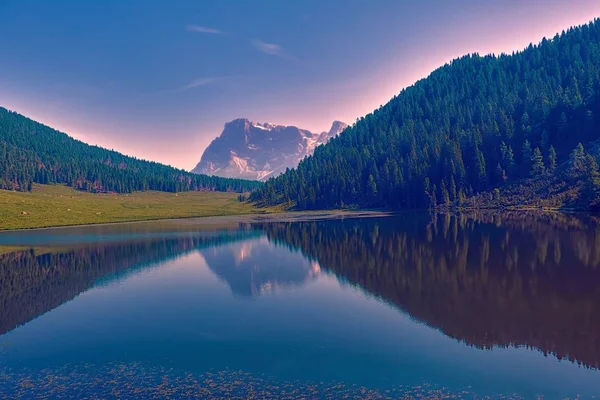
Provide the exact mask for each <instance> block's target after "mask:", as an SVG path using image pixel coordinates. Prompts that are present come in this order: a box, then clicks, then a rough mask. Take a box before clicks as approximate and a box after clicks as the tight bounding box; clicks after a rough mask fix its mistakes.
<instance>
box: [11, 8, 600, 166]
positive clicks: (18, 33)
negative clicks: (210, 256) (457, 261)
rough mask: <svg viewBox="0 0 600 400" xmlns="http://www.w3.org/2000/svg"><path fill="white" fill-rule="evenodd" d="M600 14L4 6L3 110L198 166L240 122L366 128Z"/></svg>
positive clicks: (578, 10)
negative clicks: (409, 97) (463, 66)
mask: <svg viewBox="0 0 600 400" xmlns="http://www.w3.org/2000/svg"><path fill="white" fill-rule="evenodd" d="M594 17H600V1H597V0H569V1H567V0H531V1H523V0H421V1H402V0H395V1H393V0H389V1H386V0H373V1H357V0H343V1H342V0H339V1H338V0H319V1H313V0H304V1H262V0H261V1H258V0H257V1H233V0H230V1H227V0H221V1H209V0H202V1H200V0H198V1H191V0H190V1H183V0H180V1H158V0H144V1H137V0H135V1H134V0H120V1H110V0H104V1H96V2H92V1H89V2H88V1H73V0H56V1H47V0H44V1H33V0H2V1H0V37H1V38H2V46H0V49H1V53H0V54H2V55H1V56H0V106H4V107H7V108H9V109H12V110H15V111H18V112H20V113H22V114H25V115H27V116H30V117H31V118H33V119H36V120H39V121H41V122H44V123H46V124H48V125H50V126H52V127H55V128H57V129H59V130H62V131H65V132H67V133H69V134H71V135H72V136H75V137H77V138H80V139H82V140H84V141H86V142H89V143H93V144H99V145H101V146H105V147H109V148H114V149H116V150H119V151H122V152H124V153H126V154H130V155H134V156H137V157H141V158H146V159H152V160H156V161H160V162H164V163H167V164H171V165H175V166H178V167H181V168H185V169H191V168H192V167H193V166H194V165H195V164H196V162H197V161H198V160H199V159H200V156H201V155H202V152H203V150H204V148H205V147H206V146H207V145H208V144H209V143H210V141H211V140H212V139H213V138H214V137H216V136H217V135H218V134H219V133H220V131H221V129H222V126H223V124H224V123H225V122H226V121H228V120H231V119H233V118H238V117H247V118H250V119H252V120H255V121H259V122H273V123H281V124H294V125H297V126H300V127H302V128H307V129H311V130H313V131H322V130H326V129H328V128H329V125H330V124H331V122H332V121H333V120H334V119H340V120H342V121H345V122H348V123H352V122H353V121H355V120H356V118H357V117H360V116H362V115H364V114H366V113H368V112H370V111H372V110H373V109H375V108H377V107H378V106H379V105H381V104H384V103H385V102H387V100H388V99H389V98H391V97H392V96H393V95H395V94H397V93H398V92H399V91H400V90H401V89H402V88H403V87H405V86H407V85H410V84H412V83H414V81H415V80H417V79H419V78H422V77H425V76H427V74H428V73H429V72H431V70H433V69H434V68H436V67H438V66H440V65H443V64H444V63H445V62H447V61H450V60H451V59H453V58H455V57H457V56H460V55H462V54H465V53H469V52H480V53H489V52H511V51H513V50H518V49H520V48H522V47H524V46H526V45H527V44H528V43H530V42H538V41H539V40H541V39H542V37H543V36H553V35H554V34H555V33H556V32H559V31H561V30H562V29H566V28H568V27H569V26H571V25H577V24H581V23H585V22H587V21H589V20H591V19H592V18H594Z"/></svg>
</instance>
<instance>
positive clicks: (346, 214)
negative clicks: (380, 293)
mask: <svg viewBox="0 0 600 400" xmlns="http://www.w3.org/2000/svg"><path fill="white" fill-rule="evenodd" d="M394 214H396V213H395V212H388V211H370V210H365V211H343V210H325V211H289V212H287V211H283V212H269V213H252V214H222V215H208V216H199V217H181V218H153V219H140V220H131V221H117V222H101V223H86V224H71V225H49V226H41V227H33V228H16V229H0V235H3V234H8V233H17V232H22V233H28V232H35V231H47V230H54V229H73V228H96V227H97V228H102V227H118V226H125V225H134V224H135V225H141V224H156V223H162V224H172V225H179V226H183V225H187V226H194V225H196V226H199V227H200V226H202V227H211V226H225V225H226V224H235V223H261V222H307V221H321V220H331V219H343V218H374V217H388V216H391V215H394Z"/></svg>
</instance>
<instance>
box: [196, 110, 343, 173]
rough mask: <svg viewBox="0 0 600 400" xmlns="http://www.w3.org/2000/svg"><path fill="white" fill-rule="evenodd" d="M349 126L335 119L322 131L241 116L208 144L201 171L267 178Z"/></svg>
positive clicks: (292, 166) (293, 163)
mask: <svg viewBox="0 0 600 400" xmlns="http://www.w3.org/2000/svg"><path fill="white" fill-rule="evenodd" d="M346 127H347V125H346V124H344V123H343V122H340V121H334V122H333V124H332V126H331V129H330V130H329V131H325V132H321V133H320V134H316V133H312V132H310V131H308V130H306V129H300V128H297V127H295V126H283V125H273V124H268V123H265V124H261V123H256V122H252V121H250V120H248V119H244V118H240V119H235V120H233V121H230V122H228V123H226V124H225V128H224V129H223V132H222V133H221V135H220V136H219V137H218V138H216V139H215V140H213V141H212V143H211V144H210V145H209V146H208V147H207V148H206V150H205V151H204V154H202V158H201V160H200V162H199V163H198V165H196V167H195V168H194V169H193V170H192V172H194V173H198V174H209V175H218V176H223V177H229V178H245V179H258V180H265V179H267V178H270V177H274V176H277V175H279V174H280V173H282V172H284V171H285V170H286V168H294V167H296V166H297V165H298V162H300V160H302V159H303V158H304V157H306V156H307V155H310V154H312V153H313V151H314V149H315V148H316V147H317V146H319V145H321V144H325V143H327V141H329V139H331V138H333V137H335V136H337V135H338V134H339V133H340V132H342V131H343V130H344V129H345V128H346Z"/></svg>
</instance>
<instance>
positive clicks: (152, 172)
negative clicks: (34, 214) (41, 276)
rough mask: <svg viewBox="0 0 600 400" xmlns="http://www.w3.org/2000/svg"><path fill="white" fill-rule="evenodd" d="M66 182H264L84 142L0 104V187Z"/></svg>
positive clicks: (239, 188)
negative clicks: (186, 167) (187, 167)
mask: <svg viewBox="0 0 600 400" xmlns="http://www.w3.org/2000/svg"><path fill="white" fill-rule="evenodd" d="M33 182H36V183H64V184H67V185H69V186H72V187H75V188H77V189H81V190H87V191H91V192H118V193H128V192H132V191H136V190H160V191H167V192H181V191H192V190H213V191H236V192H245V191H250V190H252V189H256V188H258V187H260V186H261V185H262V184H261V183H259V182H254V181H247V180H242V179H226V178H219V177H213V176H206V175H196V174H192V173H189V172H186V171H183V170H179V169H176V168H173V167H169V166H166V165H163V164H159V163H156V162H149V161H144V160H138V159H136V158H133V157H128V156H125V155H123V154H121V153H118V152H116V151H111V150H106V149H103V148H101V147H97V146H90V145H87V144H85V143H83V142H81V141H79V140H75V139H73V138H71V137H69V136H68V135H66V134H64V133H62V132H58V131H56V130H54V129H52V128H49V127H47V126H45V125H42V124H40V123H38V122H35V121H32V120H31V119H29V118H26V117H24V116H22V115H20V114H17V113H15V112H10V111H8V110H6V109H5V108H2V107H0V189H11V190H21V191H26V190H31V185H32V183H33Z"/></svg>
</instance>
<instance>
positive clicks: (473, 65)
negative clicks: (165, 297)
mask: <svg viewBox="0 0 600 400" xmlns="http://www.w3.org/2000/svg"><path fill="white" fill-rule="evenodd" d="M399 68H400V67H399ZM358 95H360V94H358ZM598 139H600V20H596V21H595V22H593V23H590V24H589V25H585V26H581V27H577V28H572V29H569V30H568V31H567V32H563V34H561V35H557V36H556V37H554V38H553V39H551V40H547V39H544V40H543V41H542V42H541V43H540V44H538V45H536V46H533V45H530V46H529V47H528V48H527V49H525V50H524V51H522V52H519V53H515V54H512V55H499V56H495V55H489V56H485V57H481V56H479V55H476V54H475V55H468V56H465V57H462V58H460V59H457V60H454V61H452V62H451V63H449V64H447V65H445V66H443V67H441V68H439V69H438V70H436V71H434V72H433V73H432V74H431V75H430V76H429V77H428V78H426V79H423V80H421V81H419V82H417V83H416V84H415V85H413V86H411V87H409V88H407V89H405V90H403V91H402V92H401V93H400V94H399V95H397V96H396V97H394V98H393V99H392V100H391V101H390V102H389V103H387V104H386V105H385V106H382V107H381V108H379V109H378V110H376V111H375V112H373V113H372V114H369V115H367V116H365V117H363V118H361V119H360V120H358V121H357V122H356V123H355V124H354V125H353V126H352V127H349V128H347V129H346V130H345V131H344V132H343V133H342V134H341V135H340V136H339V137H337V138H335V139H333V140H331V141H330V142H329V143H328V144H327V145H324V146H320V147H319V148H317V149H316V150H315V152H314V155H313V156H312V157H308V158H306V159H305V160H304V161H302V162H301V163H300V165H299V166H298V168H297V169H294V170H289V171H287V172H286V173H285V174H283V175H281V176H280V177H278V178H275V179H271V180H269V181H268V182H267V183H266V185H265V186H264V187H263V188H261V189H259V190H257V191H256V192H255V193H253V195H252V198H253V199H254V200H256V201H259V202H261V203H263V204H267V205H271V204H280V203H286V204H288V205H291V206H295V207H297V208H299V209H315V208H337V207H347V206H358V207H387V208H426V207H432V206H436V205H440V204H446V205H451V204H465V201H467V199H472V198H474V196H476V195H478V194H480V195H479V196H480V197H479V198H480V199H481V198H483V199H489V200H490V201H491V200H493V199H494V196H495V198H497V199H502V198H505V199H506V198H507V197H506V196H504V197H503V195H504V194H505V193H512V195H511V196H510V198H511V199H515V198H516V199H520V198H522V199H529V200H531V199H536V198H539V197H545V198H552V197H557V196H558V197H560V196H561V193H565V192H568V193H569V195H568V196H567V195H562V197H560V198H561V199H562V200H561V201H562V202H563V204H558V205H559V206H560V205H562V206H565V205H569V204H571V203H573V204H574V203H576V204H579V205H581V204H585V205H593V204H594V203H595V202H597V201H598V193H599V191H598V188H599V187H600V179H599V175H598V166H597V160H596V157H595V156H597V152H596V149H597V143H596V142H595V141H597V140H598ZM580 144H581V145H580ZM495 189H498V190H495ZM482 193H484V194H485V195H481V194H482ZM529 200H527V201H529ZM563 200H564V201H563ZM523 201H525V200H523ZM561 201H558V202H557V203H560V202H561ZM567 203H568V204H567Z"/></svg>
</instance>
